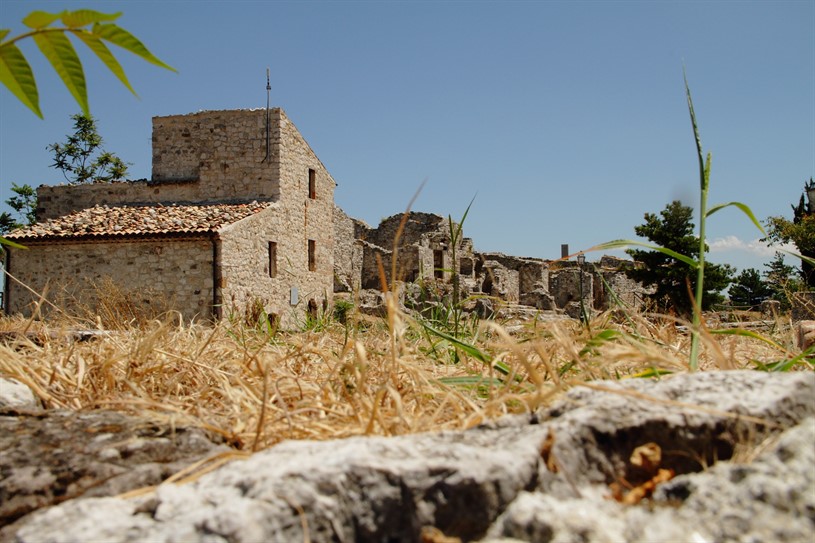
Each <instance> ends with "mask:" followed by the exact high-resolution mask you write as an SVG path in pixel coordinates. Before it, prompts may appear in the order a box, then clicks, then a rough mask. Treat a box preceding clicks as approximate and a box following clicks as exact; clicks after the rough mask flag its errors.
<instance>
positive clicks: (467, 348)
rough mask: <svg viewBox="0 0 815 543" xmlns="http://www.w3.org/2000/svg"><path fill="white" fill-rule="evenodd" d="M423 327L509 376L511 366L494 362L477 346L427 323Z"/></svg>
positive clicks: (423, 323) (422, 323)
mask: <svg viewBox="0 0 815 543" xmlns="http://www.w3.org/2000/svg"><path fill="white" fill-rule="evenodd" d="M421 325H422V327H423V328H424V329H425V330H426V331H427V332H429V333H430V334H433V335H435V336H437V337H440V338H442V339H444V340H446V341H448V342H450V343H451V344H452V345H454V346H455V347H456V348H457V349H460V350H461V351H462V352H464V353H465V354H468V355H470V356H471V357H473V358H475V359H476V360H478V361H479V362H482V363H484V364H487V365H488V366H490V367H493V368H495V369H496V370H498V371H499V372H500V373H503V374H504V375H509V374H510V369H509V366H507V365H506V364H504V363H503V362H500V361H499V362H493V360H492V358H491V357H490V356H489V355H488V354H486V353H484V352H482V351H481V350H480V349H479V348H478V347H476V346H475V345H470V344H469V343H466V342H464V341H462V340H460V339H458V338H456V337H454V336H452V335H450V334H447V333H445V332H442V331H441V330H437V329H435V328H433V327H432V326H430V325H429V324H427V323H425V322H421Z"/></svg>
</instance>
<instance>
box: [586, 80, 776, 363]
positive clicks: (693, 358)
mask: <svg viewBox="0 0 815 543" xmlns="http://www.w3.org/2000/svg"><path fill="white" fill-rule="evenodd" d="M682 75H683V78H684V81H685V94H686V96H687V100H688V112H689V113H690V120H691V126H692V127H693V137H694V139H695V141H696V155H697V158H698V160H699V252H698V254H697V255H696V258H695V259H694V258H693V257H691V256H688V255H683V254H680V253H677V252H676V251H672V250H671V249H668V248H667V247H662V246H660V245H653V244H650V243H643V242H641V241H633V240H625V239H618V240H614V241H609V242H607V243H602V244H600V245H596V246H594V247H592V248H590V249H589V251H603V250H609V249H620V248H623V247H629V246H639V247H646V248H648V249H653V250H655V251H659V252H661V253H663V254H666V255H668V256H671V257H673V258H675V259H677V260H679V261H681V262H684V263H685V264H687V265H688V266H690V267H691V268H692V269H694V270H695V271H696V291H695V293H694V295H693V296H694V300H693V326H692V329H691V350H690V360H689V363H690V369H691V371H696V370H697V369H698V367H699V339H700V332H701V327H702V305H701V304H702V295H703V293H704V292H705V286H704V282H705V250H706V248H707V240H706V236H707V218H708V217H710V216H711V215H713V214H714V213H716V212H717V211H719V210H721V209H724V208H726V207H729V206H733V207H736V208H738V209H740V210H741V211H742V212H743V213H744V214H745V215H747V217H748V218H749V219H750V220H751V221H752V222H753V224H754V225H756V228H758V229H759V231H760V232H761V233H762V234H764V235H765V236H766V232H764V228H763V227H762V226H761V223H760V222H759V221H758V219H756V217H755V215H754V214H753V212H752V210H751V209H750V208H749V207H748V206H746V205H745V204H742V203H741V202H728V203H726V204H718V205H715V206H713V207H711V208H710V209H708V204H707V197H708V192H709V190H710V162H711V154H710V152H708V153H707V157H705V156H704V154H703V152H702V139H701V137H700V136H699V126H698V123H697V121H696V113H695V112H694V109H693V100H692V98H691V93H690V86H689V85H688V78H687V74H686V73H685V70H684V69H683V71H682Z"/></svg>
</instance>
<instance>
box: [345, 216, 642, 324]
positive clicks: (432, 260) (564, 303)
mask: <svg viewBox="0 0 815 543" xmlns="http://www.w3.org/2000/svg"><path fill="white" fill-rule="evenodd" d="M459 229H460V227H459V225H458V224H456V223H455V222H452V223H451V221H450V220H449V219H446V218H444V217H442V216H440V215H436V214H432V213H422V212H410V213H408V214H407V215H403V214H399V215H393V216H391V217H388V218H386V219H384V220H382V222H381V223H380V224H379V226H377V227H376V228H372V227H371V226H369V225H367V224H366V223H365V222H363V221H361V220H358V219H354V218H351V217H349V216H348V215H346V214H345V213H344V212H343V211H342V210H341V209H339V208H338V207H337V208H335V209H334V240H335V253H334V268H335V274H334V277H335V280H334V287H335V288H334V291H335V296H343V293H345V294H344V296H346V297H348V296H351V295H353V294H354V293H358V297H359V300H360V304H361V306H362V310H363V311H369V312H372V313H381V312H383V311H384V307H383V304H382V296H381V291H382V288H383V287H382V281H383V279H384V280H385V282H386V283H387V284H388V285H392V284H393V283H394V281H395V282H396V284H398V285H406V288H403V289H400V293H401V294H400V302H401V303H403V304H405V305H406V306H408V307H416V305H417V303H418V301H417V299H416V298H417V297H419V296H421V288H424V289H425V290H427V289H430V290H433V291H434V292H436V293H441V294H443V295H447V296H448V297H449V295H450V294H452V291H453V289H455V283H457V284H458V289H459V298H458V299H459V300H462V301H468V302H467V303H465V306H467V307H470V308H473V309H478V310H480V311H481V312H482V313H487V314H489V313H492V312H493V310H494V309H497V307H499V306H500V307H516V308H530V309H534V310H538V311H543V312H549V313H551V314H558V315H568V316H570V317H573V318H580V316H581V314H582V312H583V311H585V312H586V314H590V313H591V312H593V311H603V310H606V309H610V308H611V307H613V306H614V305H615V304H619V303H622V304H623V305H625V306H628V307H631V308H633V309H638V308H640V307H642V305H643V303H644V294H645V293H646V289H644V288H643V287H642V285H640V284H639V283H637V282H635V281H632V280H631V279H629V278H628V277H627V276H626V274H625V273H624V271H625V269H626V267H628V266H633V265H634V263H633V262H631V261H628V260H624V259H621V258H616V257H612V256H603V257H602V258H601V259H600V260H598V261H596V262H588V261H587V262H585V263H583V264H582V265H581V264H579V263H577V262H575V261H571V260H554V261H553V260H544V259H541V258H533V257H517V256H510V255H506V254H503V253H495V252H479V251H476V250H475V249H474V246H473V240H472V239H471V238H467V237H464V236H463V232H461V231H459ZM456 233H457V234H458V235H457V236H455V237H456V239H455V240H454V239H453V238H454V234H456ZM397 238H398V239H397ZM454 241H455V243H454ZM394 253H395V254H396V266H395V267H394V262H393V258H394ZM394 269H395V275H394ZM410 285H413V287H411V286H410ZM416 285H418V286H419V287H420V288H415V286H416ZM581 299H582V304H581ZM474 300H478V301H474Z"/></svg>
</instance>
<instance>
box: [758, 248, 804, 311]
mask: <svg viewBox="0 0 815 543" xmlns="http://www.w3.org/2000/svg"><path fill="white" fill-rule="evenodd" d="M764 267H765V268H767V271H765V272H764V278H765V280H766V283H767V286H768V287H769V288H770V297H771V298H772V299H773V300H778V301H779V302H781V309H784V310H787V309H789V308H790V294H791V293H793V292H797V291H799V290H801V287H802V284H801V280H800V279H799V278H798V277H797V276H798V275H799V273H798V271H797V270H796V269H795V268H794V267H793V266H790V265H789V264H787V263H786V262H784V255H782V254H781V253H775V256H774V257H773V259H772V260H771V261H770V262H769V263H768V264H765V265H764Z"/></svg>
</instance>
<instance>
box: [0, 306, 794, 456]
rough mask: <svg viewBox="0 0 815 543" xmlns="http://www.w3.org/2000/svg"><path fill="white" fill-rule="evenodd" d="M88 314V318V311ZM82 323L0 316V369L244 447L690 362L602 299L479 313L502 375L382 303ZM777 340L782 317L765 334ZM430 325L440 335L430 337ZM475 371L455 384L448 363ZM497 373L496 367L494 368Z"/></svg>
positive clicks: (86, 404)
mask: <svg viewBox="0 0 815 543" xmlns="http://www.w3.org/2000/svg"><path fill="white" fill-rule="evenodd" d="M94 324H96V323H94V322H93V321H91V326H93V325H94ZM77 328H85V329H87V328H88V322H87V321H86V322H85V323H78V322H77V321H73V320H68V319H67V318H65V317H64V315H63V316H61V317H60V318H59V319H57V320H54V321H44V322H39V321H36V322H35V321H30V320H24V319H21V318H13V317H5V318H2V319H0V334H2V336H3V338H4V339H3V341H1V342H0V376H4V377H11V378H14V379H17V380H19V381H22V382H23V383H25V384H27V385H28V386H30V387H31V388H32V389H33V390H34V391H35V392H36V394H37V395H39V397H40V398H42V400H43V402H44V403H45V405H46V406H47V407H50V408H68V409H99V408H103V409H116V410H123V411H129V412H138V413H140V414H143V415H148V416H150V417H153V418H159V419H162V420H165V421H170V422H172V423H173V424H178V425H182V424H184V425H189V424H193V425H198V426H202V427H205V428H207V429H209V430H211V431H212V432H215V433H218V434H221V435H223V436H224V437H225V438H226V439H227V440H228V442H229V443H231V444H232V445H233V446H235V447H236V448H240V449H243V450H247V451H252V450H259V449H262V448H265V447H269V446H271V445H273V444H275V443H277V442H279V441H281V440H284V439H330V438H339V437H347V436H354V435H372V434H377V435H399V434H407V433H414V432H423V431H435V430H444V429H461V428H467V427H470V426H473V425H475V424H478V423H480V422H482V421H485V420H487V419H493V418H496V417H499V416H501V415H504V414H507V413H519V412H525V411H530V410H533V409H535V408H537V407H539V406H540V405H543V404H546V403H549V402H551V401H552V400H553V399H555V398H556V397H557V396H558V395H559V394H560V393H562V391H563V390H565V389H567V388H568V387H570V386H573V385H574V384H575V383H580V382H585V381H590V380H597V379H605V378H611V379H616V378H624V377H628V376H632V375H636V374H640V373H641V372H646V373H647V372H649V371H652V370H653V369H654V368H657V369H660V370H667V371H671V372H683V371H688V366H687V359H688V352H689V350H690V338H689V336H688V335H687V334H685V333H682V331H681V329H680V330H677V327H676V323H675V322H673V321H671V320H670V319H667V318H653V317H651V318H646V317H645V316H644V315H628V314H620V313H617V312H609V313H604V314H601V315H599V316H598V317H596V318H594V319H593V320H592V322H591V323H590V325H589V326H588V327H586V326H583V325H581V324H580V323H579V322H577V321H557V322H533V323H525V324H523V325H520V326H519V325H517V324H516V325H514V326H512V327H511V329H512V330H513V333H512V334H510V333H508V332H507V331H506V330H507V329H509V327H503V326H501V324H499V323H497V322H484V323H482V324H481V326H480V332H479V335H478V340H477V342H476V346H477V348H478V349H479V350H480V351H482V352H484V353H487V354H488V355H489V356H490V357H491V359H492V361H493V363H497V362H501V363H503V364H505V365H506V367H508V368H509V369H510V372H511V373H510V376H508V377H506V376H503V375H502V374H500V373H498V372H497V371H496V369H495V368H494V367H492V368H491V367H489V366H488V365H487V364H484V363H482V362H479V361H478V360H475V359H473V358H472V357H468V356H466V354H464V353H459V354H460V355H461V360H460V361H459V362H458V363H452V362H451V361H450V359H451V358H450V357H449V356H447V355H448V354H449V353H450V352H451V351H450V349H451V347H450V346H449V345H447V346H446V347H445V348H444V349H441V350H440V349H438V348H437V349H436V351H435V352H434V351H433V350H432V349H430V343H429V338H428V336H427V334H425V333H424V332H423V331H422V328H421V326H420V325H419V324H417V323H416V322H415V321H413V320H412V319H410V318H409V317H407V316H405V315H403V314H400V313H398V312H396V311H394V310H392V311H391V312H390V316H389V318H388V319H373V318H366V317H362V316H360V315H352V316H351V319H350V320H349V323H348V325H347V327H345V326H343V325H341V324H339V323H336V322H331V321H329V322H328V323H327V324H326V325H325V327H324V329H322V330H321V331H320V332H314V331H305V332H300V333H278V334H276V335H274V336H272V337H270V336H269V335H268V334H267V333H264V332H263V331H261V330H257V329H255V328H251V327H248V326H246V325H245V324H239V323H230V322H228V321H223V322H220V323H218V324H215V325H204V324H179V323H178V321H177V319H173V318H171V317H168V318H165V319H164V320H154V321H147V322H143V323H141V326H132V327H120V328H122V329H117V330H112V331H109V332H105V333H103V334H100V335H98V336H96V337H94V338H92V339H87V340H82V341H80V340H78V339H77V337H76V335H75V334H74V332H73V331H74V330H76V329H77ZM768 335H772V337H773V339H774V340H775V341H776V342H777V343H778V344H779V345H780V346H781V347H785V348H791V345H792V337H791V333H790V331H789V323H787V324H786V325H785V324H784V322H783V319H782V320H779V321H778V322H777V325H776V327H775V329H774V330H773V331H771V332H769V333H768ZM436 339H438V338H436ZM703 339H704V348H703V356H702V358H701V364H700V366H701V368H703V369H715V368H721V369H731V368H744V367H753V365H752V364H751V363H750V361H751V360H760V361H762V362H765V363H766V362H771V361H775V360H779V359H784V358H785V357H789V356H791V353H785V352H784V351H783V350H782V349H779V347H777V346H773V345H770V344H768V343H766V342H763V341H760V340H756V339H752V338H746V337H741V336H716V335H711V334H704V335H703ZM478 376H480V377H481V379H482V381H481V382H480V384H473V383H472V382H470V384H469V386H463V385H462V383H461V382H459V383H453V382H451V381H450V379H451V378H463V377H469V378H470V380H471V381H473V380H475V379H476V378H477V377H478ZM498 378H502V379H501V380H499V379H498Z"/></svg>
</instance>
